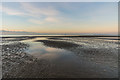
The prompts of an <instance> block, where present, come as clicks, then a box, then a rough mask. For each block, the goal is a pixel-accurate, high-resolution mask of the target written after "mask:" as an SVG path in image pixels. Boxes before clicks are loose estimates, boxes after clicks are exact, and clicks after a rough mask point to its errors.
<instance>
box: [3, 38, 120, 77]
mask: <svg viewBox="0 0 120 80" xmlns="http://www.w3.org/2000/svg"><path fill="white" fill-rule="evenodd" d="M118 44H119V41H118V40H117V39H116V38H115V39H114V38H113V37H111V38H108V39H106V37H103V38H102V37H100V38H99V37H97V38H96V37H58V36H57V37H54V36H48V37H39V36H31V37H30V36H29V37H23V36H22V37H19V38H16V37H11V38H10V37H9V38H8V37H5V38H3V40H2V44H1V47H2V57H3V60H2V61H3V71H2V72H3V77H4V78H117V77H118V65H117V64H118V48H119V46H118Z"/></svg>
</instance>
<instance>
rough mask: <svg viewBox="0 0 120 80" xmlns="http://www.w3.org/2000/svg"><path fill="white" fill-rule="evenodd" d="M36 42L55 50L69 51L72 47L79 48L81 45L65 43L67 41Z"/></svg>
mask: <svg viewBox="0 0 120 80" xmlns="http://www.w3.org/2000/svg"><path fill="white" fill-rule="evenodd" d="M36 42H42V43H44V45H46V46H50V47H55V48H61V49H62V48H64V49H69V48H72V47H78V46H79V45H77V44H74V43H70V42H65V41H51V40H37V41H36Z"/></svg>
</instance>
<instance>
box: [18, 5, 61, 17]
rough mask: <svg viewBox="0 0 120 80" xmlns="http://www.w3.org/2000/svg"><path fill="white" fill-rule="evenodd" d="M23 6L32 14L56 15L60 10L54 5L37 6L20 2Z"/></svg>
mask: <svg viewBox="0 0 120 80" xmlns="http://www.w3.org/2000/svg"><path fill="white" fill-rule="evenodd" d="M20 4H21V7H22V8H23V9H24V10H25V11H26V12H28V13H29V15H31V16H35V17H36V16H55V15H58V14H59V12H58V11H57V10H56V9H55V8H53V7H39V8H38V7H36V6H35V5H33V4H30V3H20Z"/></svg>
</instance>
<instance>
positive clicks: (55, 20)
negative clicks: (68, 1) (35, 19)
mask: <svg viewBox="0 0 120 80" xmlns="http://www.w3.org/2000/svg"><path fill="white" fill-rule="evenodd" d="M45 21H47V22H58V19H57V18H53V17H47V18H46V19H45Z"/></svg>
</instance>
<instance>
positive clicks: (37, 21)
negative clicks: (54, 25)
mask: <svg viewBox="0 0 120 80" xmlns="http://www.w3.org/2000/svg"><path fill="white" fill-rule="evenodd" d="M28 21H29V22H31V23H34V24H43V22H42V21H40V20H37V19H29V20H28Z"/></svg>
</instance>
